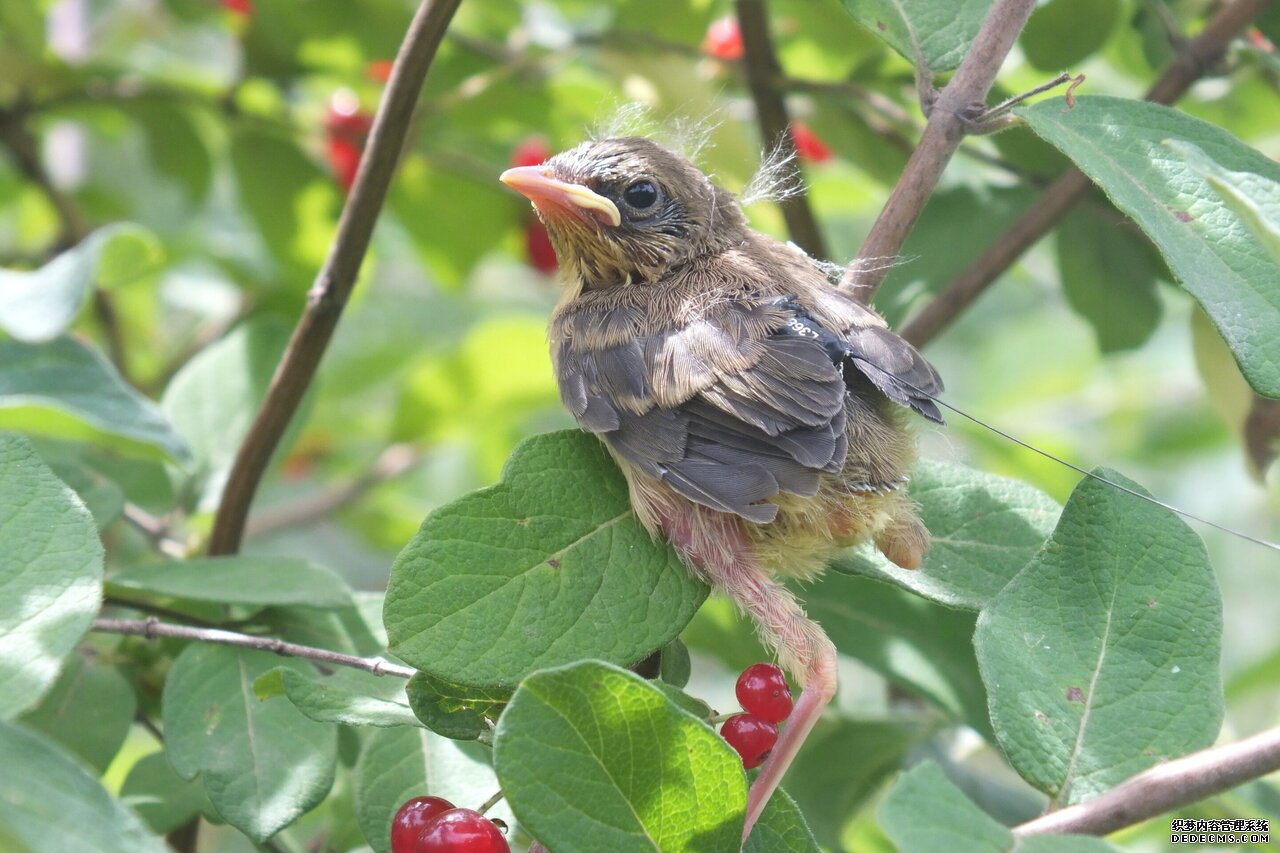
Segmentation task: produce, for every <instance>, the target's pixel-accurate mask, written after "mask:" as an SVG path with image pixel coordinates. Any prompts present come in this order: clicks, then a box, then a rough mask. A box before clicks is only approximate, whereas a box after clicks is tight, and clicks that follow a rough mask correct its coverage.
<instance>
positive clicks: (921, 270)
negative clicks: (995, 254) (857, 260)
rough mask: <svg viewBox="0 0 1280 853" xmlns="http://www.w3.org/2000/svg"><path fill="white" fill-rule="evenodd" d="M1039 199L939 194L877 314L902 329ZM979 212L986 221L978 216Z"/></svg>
mask: <svg viewBox="0 0 1280 853" xmlns="http://www.w3.org/2000/svg"><path fill="white" fill-rule="evenodd" d="M1011 132H1013V133H1016V132H1017V131H1011ZM1004 135H1005V134H998V135H997V136H996V139H1000V138H1001V137H1002V136H1004ZM1034 199H1035V193H1034V192H1033V191H1032V190H1031V189H1030V188H1028V187H981V188H972V187H966V186H961V187H956V188H954V189H946V190H942V191H941V192H936V193H934V194H933V195H932V196H931V197H930V198H929V203H928V204H927V205H925V208H924V211H923V212H922V213H921V214H920V220H919V221H918V222H917V223H916V226H915V227H914V228H913V229H912V230H911V236H909V237H908V238H907V242H906V243H905V244H904V245H903V247H902V252H901V256H902V258H903V261H902V263H897V264H894V266H893V268H892V269H891V270H890V271H889V274H888V275H887V276H886V277H885V281H884V286H883V287H881V288H880V290H879V291H877V292H876V300H875V305H876V308H877V309H878V310H879V311H880V312H881V313H882V314H884V317H885V320H887V321H888V323H889V326H890V327H891V328H897V327H898V326H900V325H901V324H902V322H903V320H904V319H905V318H906V316H907V309H908V308H910V307H911V306H912V305H914V304H915V301H916V299H918V298H919V297H921V296H923V295H925V294H931V293H937V292H938V291H940V290H941V289H942V288H943V287H945V286H946V285H947V284H948V282H950V281H951V280H952V279H953V278H955V276H956V275H958V274H959V273H960V271H961V270H963V269H964V268H965V267H966V266H968V265H969V263H970V262H972V261H973V260H975V259H976V258H977V257H978V255H979V254H980V253H981V251H982V247H984V246H987V245H989V244H990V243H991V241H993V240H995V239H996V238H997V237H999V236H1000V235H1001V234H1003V233H1004V232H1005V230H1006V229H1007V228H1009V227H1011V226H1012V225H1013V224H1014V223H1015V222H1017V221H1018V220H1019V219H1020V218H1021V217H1022V214H1023V212H1024V211H1025V210H1026V209H1027V207H1028V205H1030V204H1031V202H1032V201H1033V200H1034ZM978 210H980V211H982V215H981V216H975V215H974V211H978Z"/></svg>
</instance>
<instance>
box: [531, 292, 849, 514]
mask: <svg viewBox="0 0 1280 853" xmlns="http://www.w3.org/2000/svg"><path fill="white" fill-rule="evenodd" d="M716 313H717V315H718V316H716V317H715V319H714V321H713V322H712V323H709V324H697V326H698V327H693V328H691V327H688V326H686V327H684V328H681V329H672V330H663V331H659V332H655V333H653V334H651V335H648V336H644V337H642V338H639V339H634V340H631V341H628V342H625V343H622V344H620V345H616V346H612V347H607V348H601V349H595V350H591V351H575V349H574V347H573V345H572V344H571V343H570V342H569V341H562V342H561V343H560V345H559V346H558V348H557V353H556V364H557V375H558V378H559V381H560V389H561V397H562V399H563V400H564V402H565V405H566V406H567V407H568V408H569V410H570V411H571V412H572V413H573V415H574V417H575V418H576V419H577V420H578V422H579V423H580V424H581V425H582V426H583V428H584V429H587V430H589V431H591V432H595V433H597V434H599V435H600V437H601V438H603V439H604V440H605V442H607V443H608V445H609V447H610V448H611V449H612V450H613V451H614V453H616V454H617V455H618V456H619V457H620V458H622V459H623V460H625V461H627V462H628V463H630V464H632V465H634V466H635V467H636V468H637V469H639V470H640V471H642V472H644V473H645V474H648V475H649V476H651V477H655V478H657V479H661V480H662V481H664V482H665V483H667V484H668V485H669V486H671V488H673V489H674V490H675V491H677V492H678V493H680V494H681V495H684V496H685V497H687V498H688V499H690V500H692V501H694V502H695V503H699V504H702V505H703V506H707V507H710V508H712V509H716V510H720V511H722V512H730V513H734V514H736V515H739V516H742V517H743V518H745V519H748V520H750V521H755V522H768V521H772V520H773V518H774V517H775V516H776V515H777V511H778V510H777V507H776V506H774V505H773V504H770V503H767V502H766V501H767V500H768V499H769V498H771V497H773V496H775V495H777V494H778V493H779V492H788V493H791V494H796V495H805V496H811V495H814V494H816V493H817V490H818V475H819V474H820V473H821V472H823V471H829V472H835V471H838V470H840V466H841V465H842V464H843V462H844V457H845V453H846V451H847V449H848V445H847V441H846V439H845V408H844V395H845V385H844V380H843V377H842V375H841V371H840V368H839V367H838V366H837V365H836V364H835V363H833V361H832V359H831V358H830V357H828V355H827V354H826V352H825V350H824V349H823V348H822V346H821V345H819V344H818V343H816V342H815V341H812V340H804V339H801V338H797V337H794V336H792V335H789V334H786V333H785V332H781V331H778V327H779V326H780V325H781V323H782V321H783V320H784V319H785V314H783V313H782V312H773V313H772V315H770V316H768V317H765V316H764V314H765V313H767V312H763V311H762V309H761V306H760V304H759V303H755V304H752V303H747V302H741V303H738V302H735V303H728V304H727V305H724V306H719V307H718V308H717V311H716ZM705 325H710V326H711V327H712V328H711V329H707V328H699V327H701V326H705ZM770 327H773V328H772V329H771V328H770Z"/></svg>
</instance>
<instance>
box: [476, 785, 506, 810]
mask: <svg viewBox="0 0 1280 853" xmlns="http://www.w3.org/2000/svg"><path fill="white" fill-rule="evenodd" d="M502 796H503V794H502V789H501V788H499V789H498V793H496V794H494V795H493V796H492V797H490V798H489V799H487V800H485V801H484V802H483V803H482V804H481V805H480V808H478V809H476V811H478V812H480V814H484V813H485V812H487V811H488V810H489V809H491V808H493V807H494V806H496V805H497V804H498V803H500V802H502Z"/></svg>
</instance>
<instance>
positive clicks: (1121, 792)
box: [1013, 728, 1280, 836]
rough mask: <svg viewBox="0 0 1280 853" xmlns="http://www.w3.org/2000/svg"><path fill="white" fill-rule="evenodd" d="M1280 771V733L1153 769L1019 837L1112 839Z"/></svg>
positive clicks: (1038, 822)
mask: <svg viewBox="0 0 1280 853" xmlns="http://www.w3.org/2000/svg"><path fill="white" fill-rule="evenodd" d="M1277 770H1280V728H1274V729H1268V730H1267V731H1264V732H1261V733H1259V734H1256V735H1254V736H1253V737H1248V738H1245V739H1244V740H1242V741H1239V742H1238V743H1232V744H1227V745H1225V746H1215V747H1212V748H1210V749H1205V750H1201V751H1200V752H1193V753H1192V754H1191V755H1187V756H1183V757H1182V758H1176V759H1174V760H1173V761H1168V762H1165V763H1164V764H1161V765H1158V766H1156V767H1152V768H1151V769H1150V770H1147V771H1145V772H1143V773H1139V774H1138V775H1137V776H1134V777H1133V778H1132V779H1130V780H1128V781H1127V782H1124V783H1122V784H1120V785H1117V786H1116V787H1115V788H1112V789H1111V790H1110V791H1107V792H1106V793H1105V794H1101V795H1100V796H1097V797H1094V798H1093V799H1092V800H1087V801H1085V802H1083V803H1080V804H1078V805H1074V806H1069V807H1068V808H1065V809H1061V810H1059V811H1056V812H1050V813H1049V814H1046V815H1042V816H1041V817H1038V818H1036V819H1035V820H1032V821H1028V822H1027V823H1024V824H1022V825H1021V826H1017V827H1014V830H1013V832H1014V834H1015V835H1020V836H1026V835H1044V834H1049V833H1064V832H1073V833H1079V834H1084V835H1106V834H1107V833H1109V832H1115V831H1116V830H1117V829H1122V828H1124V827H1126V826H1133V825H1134V824H1136V823H1141V822H1142V821H1144V820H1148V819H1149V818H1153V817H1156V816H1157V815H1162V814H1164V813H1165V812H1168V811H1172V810H1174V809H1176V808H1179V807H1181V806H1187V805H1191V804H1192V803H1196V802H1199V801H1200V800H1203V799H1204V798H1206V797H1211V796H1213V795H1215V794H1221V793H1222V792H1223V791H1228V790H1230V789H1232V788H1234V787H1236V786H1237V785H1243V784H1244V783H1245V782H1249V781H1251V780H1253V779H1259V778H1261V777H1263V776H1266V775H1267V774H1268V773H1274V772H1275V771H1277Z"/></svg>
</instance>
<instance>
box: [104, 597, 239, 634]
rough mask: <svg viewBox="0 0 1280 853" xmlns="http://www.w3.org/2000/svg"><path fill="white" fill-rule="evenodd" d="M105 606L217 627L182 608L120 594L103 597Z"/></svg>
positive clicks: (213, 623)
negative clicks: (132, 598) (184, 611)
mask: <svg viewBox="0 0 1280 853" xmlns="http://www.w3.org/2000/svg"><path fill="white" fill-rule="evenodd" d="M102 604H103V607H116V608H119V609H121V610H133V611H135V612H137V613H145V614H147V615H148V616H155V617H158V618H162V619H180V620H182V621H184V622H194V623H196V625H197V626H205V627H209V628H216V627H218V624H217V623H216V622H210V621H209V620H207V619H201V618H200V617H198V616H192V615H191V614H190V613H183V612H182V611H181V610H174V609H173V608H171V607H163V606H161V605H159V604H151V603H150V602H147V601H130V600H129V599H128V598H121V597H120V596H118V595H107V596H104V597H103V599H102Z"/></svg>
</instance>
